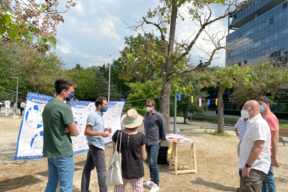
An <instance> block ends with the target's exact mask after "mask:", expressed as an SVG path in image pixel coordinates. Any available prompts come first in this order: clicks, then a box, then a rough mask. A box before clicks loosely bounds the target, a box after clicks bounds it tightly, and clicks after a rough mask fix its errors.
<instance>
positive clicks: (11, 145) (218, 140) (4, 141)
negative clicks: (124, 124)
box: [0, 116, 288, 192]
mask: <svg viewBox="0 0 288 192" xmlns="http://www.w3.org/2000/svg"><path fill="white" fill-rule="evenodd" d="M20 123H21V119H12V118H11V117H3V116H1V117H0V135H1V139H0V170H1V172H0V191H44V189H45V186H46V183H47V179H48V167H47V160H46V159H34V160H18V161H14V160H13V159H14V155H15V151H16V142H17V137H18V132H19V127H20ZM205 130H206V129H205V128H204V129H186V130H183V131H181V134H183V135H185V136H187V137H188V138H191V139H193V140H197V141H198V143H197V144H196V151H197V165H198V174H194V173H192V174H179V175H178V176H175V175H174V172H173V171H169V170H168V168H169V167H168V165H159V168H160V188H161V190H160V191H169V192H170V191H172V192H174V191H175V192H178V191H187V192H191V191H235V190H236V188H237V187H238V186H239V177H238V168H237V159H238V158H237V144H238V139H237V137H236V136H235V135H234V133H233V132H232V131H228V133H229V134H230V135H231V136H230V137H219V136H213V135H210V134H205V133H203V132H204V131H205ZM208 131H209V130H208ZM210 131H211V129H210ZM188 150H189V146H183V147H180V148H179V153H178V154H179V162H180V164H183V165H184V164H186V163H187V160H188V152H189V151H188ZM111 153H112V147H111V145H108V146H106V164H107V165H108V163H109V157H110V155H111ZM86 155H87V153H81V154H77V155H75V174H74V190H73V191H75V192H76V191H80V186H81V175H82V170H83V167H84V164H85V160H86ZM287 159H288V147H287V146H286V147H284V146H283V145H282V144H281V143H279V162H280V165H281V167H280V168H277V169H276V168H275V169H274V175H275V180H276V186H277V191H280V192H282V191H283V192H284V191H287V188H288V161H287ZM144 171H145V176H144V180H148V179H149V168H148V165H147V164H146V163H144ZM108 189H109V191H113V187H109V188H108ZM90 190H91V191H92V192H96V191H99V189H98V182H97V174H96V171H93V172H92V175H91V183H90ZM126 191H132V189H131V186H130V185H129V184H128V185H127V189H126ZM145 191H149V188H147V187H146V188H145Z"/></svg>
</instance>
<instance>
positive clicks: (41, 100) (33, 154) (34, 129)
mask: <svg viewBox="0 0 288 192" xmlns="http://www.w3.org/2000/svg"><path fill="white" fill-rule="evenodd" d="M52 99H53V97H50V96H45V95H40V94H35V93H28V95H27V99H26V105H25V109H24V113H23V116H22V122H21V126H20V130H19V135H18V140H17V149H16V154H15V158H14V159H15V160H19V159H38V158H43V120H42V112H43V109H44V107H45V105H46V104H47V103H48V102H49V101H50V100H52ZM124 104H125V102H124V101H110V102H108V111H107V112H105V113H104V115H103V118H104V127H105V128H106V127H111V128H112V133H111V136H112V135H113V134H114V133H115V132H116V131H117V130H118V129H121V115H122V111H123V108H124ZM71 109H72V113H73V117H74V120H75V123H76V125H77V128H78V132H79V134H78V136H77V137H71V139H72V146H73V151H74V154H77V153H82V152H85V151H87V150H88V145H87V140H86V136H85V135H84V131H85V127H86V120H87V117H88V115H90V114H91V113H93V112H94V111H95V110H96V107H95V102H90V101H72V103H71ZM104 142H105V144H106V145H107V144H109V143H111V142H112V140H111V137H107V138H105V139H104Z"/></svg>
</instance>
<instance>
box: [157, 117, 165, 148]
mask: <svg viewBox="0 0 288 192" xmlns="http://www.w3.org/2000/svg"><path fill="white" fill-rule="evenodd" d="M158 120H159V129H160V130H159V134H160V140H159V141H158V143H162V141H165V140H166V132H167V125H166V122H165V119H164V117H163V115H162V114H161V113H160V115H159V118H158Z"/></svg>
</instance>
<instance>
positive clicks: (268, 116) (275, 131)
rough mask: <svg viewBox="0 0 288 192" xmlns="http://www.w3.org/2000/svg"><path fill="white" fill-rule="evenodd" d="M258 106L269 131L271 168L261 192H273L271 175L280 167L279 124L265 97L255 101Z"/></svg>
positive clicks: (272, 176)
mask: <svg viewBox="0 0 288 192" xmlns="http://www.w3.org/2000/svg"><path fill="white" fill-rule="evenodd" d="M257 101H258V103H259V105H260V112H261V113H262V116H263V118H264V119H265V120H266V121H267V123H268V125H269V128H270V131H271V161H272V163H271V166H270V170H269V173H268V174H267V175H266V177H265V179H264V181H263V184H262V192H275V191H276V185H275V180H274V175H273V168H274V167H280V165H279V163H278V158H277V152H278V139H279V122H278V119H277V117H276V116H275V115H274V113H272V112H271V110H270V107H271V104H272V101H271V100H270V99H269V98H267V97H259V98H258V99H257Z"/></svg>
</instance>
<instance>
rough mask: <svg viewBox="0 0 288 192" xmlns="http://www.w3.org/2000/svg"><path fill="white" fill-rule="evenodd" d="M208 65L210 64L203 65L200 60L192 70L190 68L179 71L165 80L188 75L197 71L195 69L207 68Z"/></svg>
mask: <svg viewBox="0 0 288 192" xmlns="http://www.w3.org/2000/svg"><path fill="white" fill-rule="evenodd" d="M212 58H213V56H212ZM210 64H211V62H205V63H203V62H202V60H200V61H199V64H198V65H197V66H196V67H192V68H190V69H186V70H184V71H181V72H179V73H173V74H170V75H169V76H168V77H167V80H168V79H172V78H174V77H178V76H181V75H184V74H186V73H189V72H192V71H195V70H197V69H199V68H201V67H207V66H209V65H210Z"/></svg>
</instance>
